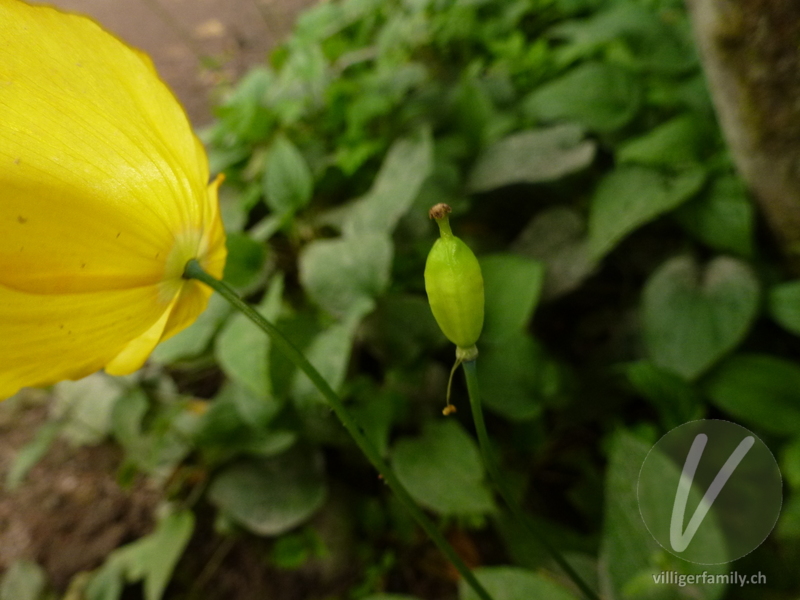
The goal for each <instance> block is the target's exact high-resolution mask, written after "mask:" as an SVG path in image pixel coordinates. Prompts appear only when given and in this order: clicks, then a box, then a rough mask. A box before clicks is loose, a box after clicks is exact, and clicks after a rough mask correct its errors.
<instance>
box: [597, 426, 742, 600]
mask: <svg viewBox="0 0 800 600" xmlns="http://www.w3.org/2000/svg"><path fill="white" fill-rule="evenodd" d="M648 452H657V451H656V450H651V447H650V444H647V443H644V442H643V441H642V440H640V439H639V438H636V437H634V436H633V435H631V434H630V433H628V432H619V433H617V434H616V435H615V436H614V438H613V439H612V443H611V450H610V452H609V457H608V471H607V474H606V497H605V519H604V523H603V538H602V543H601V550H600V562H601V564H602V565H603V566H604V568H605V571H606V572H605V573H604V574H601V579H603V578H604V577H603V575H605V578H606V579H607V582H608V585H609V586H610V587H611V590H612V591H613V597H616V598H631V599H632V600H638V599H640V598H641V599H642V600H646V599H649V598H660V596H655V595H653V594H654V593H655V592H656V591H657V590H658V588H659V587H663V586H659V585H657V584H655V583H654V582H653V574H655V573H659V572H661V571H663V570H674V571H677V572H679V573H702V572H703V571H707V572H709V573H723V572H728V570H729V566H728V565H727V564H720V565H700V564H693V563H689V562H686V561H684V560H681V559H679V558H677V557H675V556H673V555H671V554H668V553H667V552H666V551H665V550H663V549H662V548H661V546H659V544H658V542H657V541H656V539H655V538H654V537H653V536H652V535H650V532H649V531H648V530H647V526H646V525H645V524H644V521H643V520H642V517H641V513H640V505H641V510H646V511H648V513H649V514H654V515H661V518H662V519H666V521H663V522H664V523H666V525H665V527H666V530H667V531H668V530H669V522H670V518H671V515H672V505H673V504H674V502H675V490H677V489H678V479H679V478H680V476H681V469H680V468H679V467H678V466H677V465H675V463H674V462H672V461H671V460H670V459H668V458H666V457H665V456H663V455H661V454H660V453H659V454H658V455H657V456H654V457H653V458H654V459H656V460H659V461H660V463H661V465H662V466H661V468H660V469H651V471H652V472H658V473H659V477H660V478H659V480H658V481H657V482H652V483H649V484H640V485H639V486H638V489H637V482H638V481H639V473H640V471H641V468H642V464H643V463H644V461H645V458H646V457H647V456H648ZM701 495H702V494H700V493H699V492H698V491H697V489H696V488H695V487H692V488H691V490H690V496H689V506H696V505H697V503H698V502H699V501H700V496H701ZM640 503H641V504H640ZM704 527H705V528H706V529H708V528H709V527H713V530H712V531H710V532H709V534H708V536H707V538H705V539H708V541H709V543H712V544H714V547H715V548H719V549H720V551H721V548H722V547H723V546H722V545H723V544H724V540H723V539H722V534H721V532H720V531H719V528H718V527H717V526H716V525H713V524H712V521H711V520H710V519H709V521H708V523H707V524H705V525H704ZM698 541H699V540H698ZM724 591H725V586H724V585H722V584H704V585H690V586H686V587H675V588H672V595H671V596H669V598H670V599H671V600H691V599H693V598H702V599H703V600H716V599H717V598H720V597H721V596H722V594H723V593H724Z"/></svg>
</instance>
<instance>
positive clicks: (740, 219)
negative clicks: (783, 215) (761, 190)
mask: <svg viewBox="0 0 800 600" xmlns="http://www.w3.org/2000/svg"><path fill="white" fill-rule="evenodd" d="M754 213H755V209H754V207H753V204H752V202H751V201H750V199H749V198H748V196H747V190H746V189H745V186H744V183H743V182H742V180H741V179H739V178H738V177H735V176H733V175H727V176H723V177H718V178H717V179H715V180H714V182H713V184H712V185H711V187H710V189H709V190H708V191H707V192H704V193H703V194H701V195H700V196H699V197H697V198H693V199H692V200H690V201H689V202H687V203H686V204H684V205H683V206H681V207H679V208H678V210H676V211H675V212H674V213H673V214H674V216H675V218H676V219H677V220H678V223H680V224H681V226H682V227H683V228H684V229H685V230H686V231H688V232H689V233H690V234H692V235H693V236H695V237H697V238H698V239H699V240H700V241H702V242H704V243H705V244H707V245H708V246H710V247H711V248H714V249H715V250H719V251H721V252H733V253H734V254H738V255H739V256H744V257H749V256H752V254H753V228H754V218H755V217H754Z"/></svg>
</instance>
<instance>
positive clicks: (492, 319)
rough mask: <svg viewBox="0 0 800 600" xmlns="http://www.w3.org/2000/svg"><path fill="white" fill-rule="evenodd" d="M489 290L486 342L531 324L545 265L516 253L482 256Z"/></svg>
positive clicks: (486, 293) (484, 282) (486, 304)
mask: <svg viewBox="0 0 800 600" xmlns="http://www.w3.org/2000/svg"><path fill="white" fill-rule="evenodd" d="M480 264H481V272H482V273H483V286H484V293H485V317H484V319H485V320H484V325H483V333H482V334H481V337H482V339H483V340H484V341H491V342H498V341H502V340H503V339H505V338H507V337H509V336H512V335H514V334H516V333H519V332H520V331H522V330H524V329H525V327H527V325H528V322H529V321H530V319H531V317H532V316H533V311H534V310H535V308H536V305H537V303H538V302H539V296H540V294H541V292H542V284H543V283H544V266H543V265H542V264H541V263H540V262H538V261H535V260H531V259H529V258H525V257H522V256H519V255H515V254H493V255H490V256H484V257H481V260H480Z"/></svg>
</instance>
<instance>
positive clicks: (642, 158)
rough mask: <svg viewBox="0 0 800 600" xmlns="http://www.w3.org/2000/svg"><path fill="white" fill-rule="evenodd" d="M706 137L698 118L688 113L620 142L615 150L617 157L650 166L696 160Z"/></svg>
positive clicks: (669, 165) (626, 161) (667, 165)
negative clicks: (643, 133)
mask: <svg viewBox="0 0 800 600" xmlns="http://www.w3.org/2000/svg"><path fill="white" fill-rule="evenodd" d="M708 137H709V135H708V131H706V128H705V127H703V124H702V123H701V122H700V121H699V120H698V118H697V117H696V116H695V115H693V114H691V113H687V114H684V115H680V116H678V117H675V118H673V119H671V120H670V121H667V122H666V123H663V124H662V125H659V126H658V127H656V128H654V129H652V130H650V131H648V132H647V133H646V134H645V135H643V136H641V137H638V138H635V139H633V140H630V141H628V142H626V143H625V144H623V145H622V146H621V147H620V149H619V150H618V151H617V161H618V162H619V163H636V164H640V165H647V166H652V167H661V166H663V167H675V166H681V165H685V164H686V163H690V164H691V163H695V162H698V161H699V160H700V159H701V158H702V155H703V154H704V150H705V149H706V148H705V147H706V146H708V142H707V140H708Z"/></svg>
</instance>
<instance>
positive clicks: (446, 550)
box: [184, 260, 493, 600]
mask: <svg viewBox="0 0 800 600" xmlns="http://www.w3.org/2000/svg"><path fill="white" fill-rule="evenodd" d="M184 277H185V278H186V279H196V280H197V281H201V282H202V283H205V284H206V285H207V286H209V287H210V288H212V289H213V290H214V291H216V292H217V293H218V294H219V295H220V296H222V297H223V298H225V300H227V301H228V302H229V303H230V304H231V306H233V307H234V308H235V309H237V310H238V311H239V312H241V313H242V314H243V315H244V316H246V317H247V318H248V319H250V320H251V321H252V322H253V323H254V324H255V325H256V326H258V327H259V328H260V329H261V330H262V331H264V332H265V333H266V334H267V335H269V336H270V338H272V343H273V344H275V347H276V348H278V350H280V351H281V352H283V354H284V355H285V356H286V357H287V358H288V359H289V360H291V361H292V363H294V364H295V366H297V368H298V369H300V370H301V371H303V373H305V374H306V375H307V376H308V378H309V379H310V380H311V381H312V383H313V384H314V385H315V386H316V388H317V389H318V390H319V392H320V393H321V394H322V395H323V396H324V398H325V399H326V400H327V401H328V404H329V405H330V407H331V408H332V409H333V412H335V413H336V416H337V417H338V418H339V420H340V421H341V423H342V425H344V427H345V429H347V432H348V433H349V434H350V435H351V437H352V438H353V440H354V441H355V443H356V445H358V447H359V448H360V449H361V451H362V452H363V453H364V455H365V456H366V457H367V459H369V461H370V463H372V466H373V467H375V469H376V470H377V471H378V473H380V475H381V477H382V478H383V481H385V482H386V484H387V485H388V486H389V488H390V489H391V490H392V492H394V494H395V496H397V498H398V500H400V502H401V504H402V505H403V506H404V507H405V509H406V510H407V511H408V512H409V513H410V514H411V516H412V517H413V518H414V520H416V522H417V523H418V524H419V526H420V527H422V529H423V530H424V531H425V533H426V534H428V537H429V538H430V539H431V540H432V541H433V543H434V544H436V546H437V547H438V548H439V550H441V552H442V553H443V554H444V555H445V556H446V557H447V558H448V560H450V562H451V563H452V564H453V566H454V567H455V568H456V569H457V570H458V572H459V573H460V574H461V576H462V577H463V578H464V580H465V581H466V582H467V583H468V584H469V586H470V587H471V588H472V589H473V590H474V591H475V593H476V594H477V595H478V596H479V597H480V598H481V600H493V598H492V597H491V595H490V594H489V592H487V591H486V589H485V588H484V587H483V586H482V585H481V583H480V582H479V581H478V579H477V578H476V577H475V574H474V573H473V572H472V571H471V570H470V569H469V567H467V565H466V564H464V561H463V560H461V557H459V555H458V554H457V553H456V551H455V550H454V549H453V547H452V546H451V545H450V544H449V543H448V542H447V540H445V538H444V536H443V535H442V534H441V532H440V531H439V530H438V529H437V528H436V525H435V524H434V523H433V521H431V520H430V519H429V518H428V517H427V516H426V515H425V513H424V512H422V510H421V509H420V508H419V507H418V506H417V504H416V503H415V502H414V500H413V499H412V498H411V495H410V494H409V493H408V491H407V490H406V489H405V487H404V486H403V484H402V483H400V480H399V479H397V476H396V475H395V474H394V471H392V470H391V469H390V468H389V465H388V464H387V463H386V461H385V460H383V457H381V455H380V453H379V452H378V450H377V449H376V448H375V446H373V445H372V443H371V442H370V441H369V440H368V439H367V437H366V436H365V435H364V434H363V433H362V432H361V429H360V428H359V426H358V424H357V423H356V421H355V419H353V417H352V416H351V415H350V413H349V412H348V410H347V408H345V406H344V403H343V402H342V400H341V398H339V396H338V394H337V393H336V392H335V391H333V389H332V388H331V386H330V385H328V382H327V381H325V378H324V377H322V375H320V373H319V371H317V370H316V369H315V368H314V366H313V365H312V364H311V363H310V362H309V361H308V359H307V358H306V357H305V355H304V354H303V353H302V352H301V351H300V350H298V349H297V347H296V346H295V345H294V344H292V342H290V341H289V339H288V338H287V337H286V336H284V335H283V333H281V332H280V331H279V330H278V329H277V328H276V327H275V326H274V325H273V324H272V323H270V322H269V321H268V320H267V319H265V318H264V317H263V316H262V315H260V314H259V313H258V312H256V311H255V310H254V309H253V308H252V307H251V306H250V305H249V304H247V303H246V302H245V301H244V300H242V299H241V298H240V297H239V296H238V295H237V294H236V292H235V291H233V289H231V288H230V287H229V286H228V285H227V284H226V283H224V282H222V281H220V280H218V279H215V278H214V277H212V276H211V275H209V274H208V273H206V272H205V271H204V270H203V268H202V267H201V266H200V264H199V263H198V262H197V261H196V260H190V261H189V262H188V263H187V265H186V270H185V272H184Z"/></svg>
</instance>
